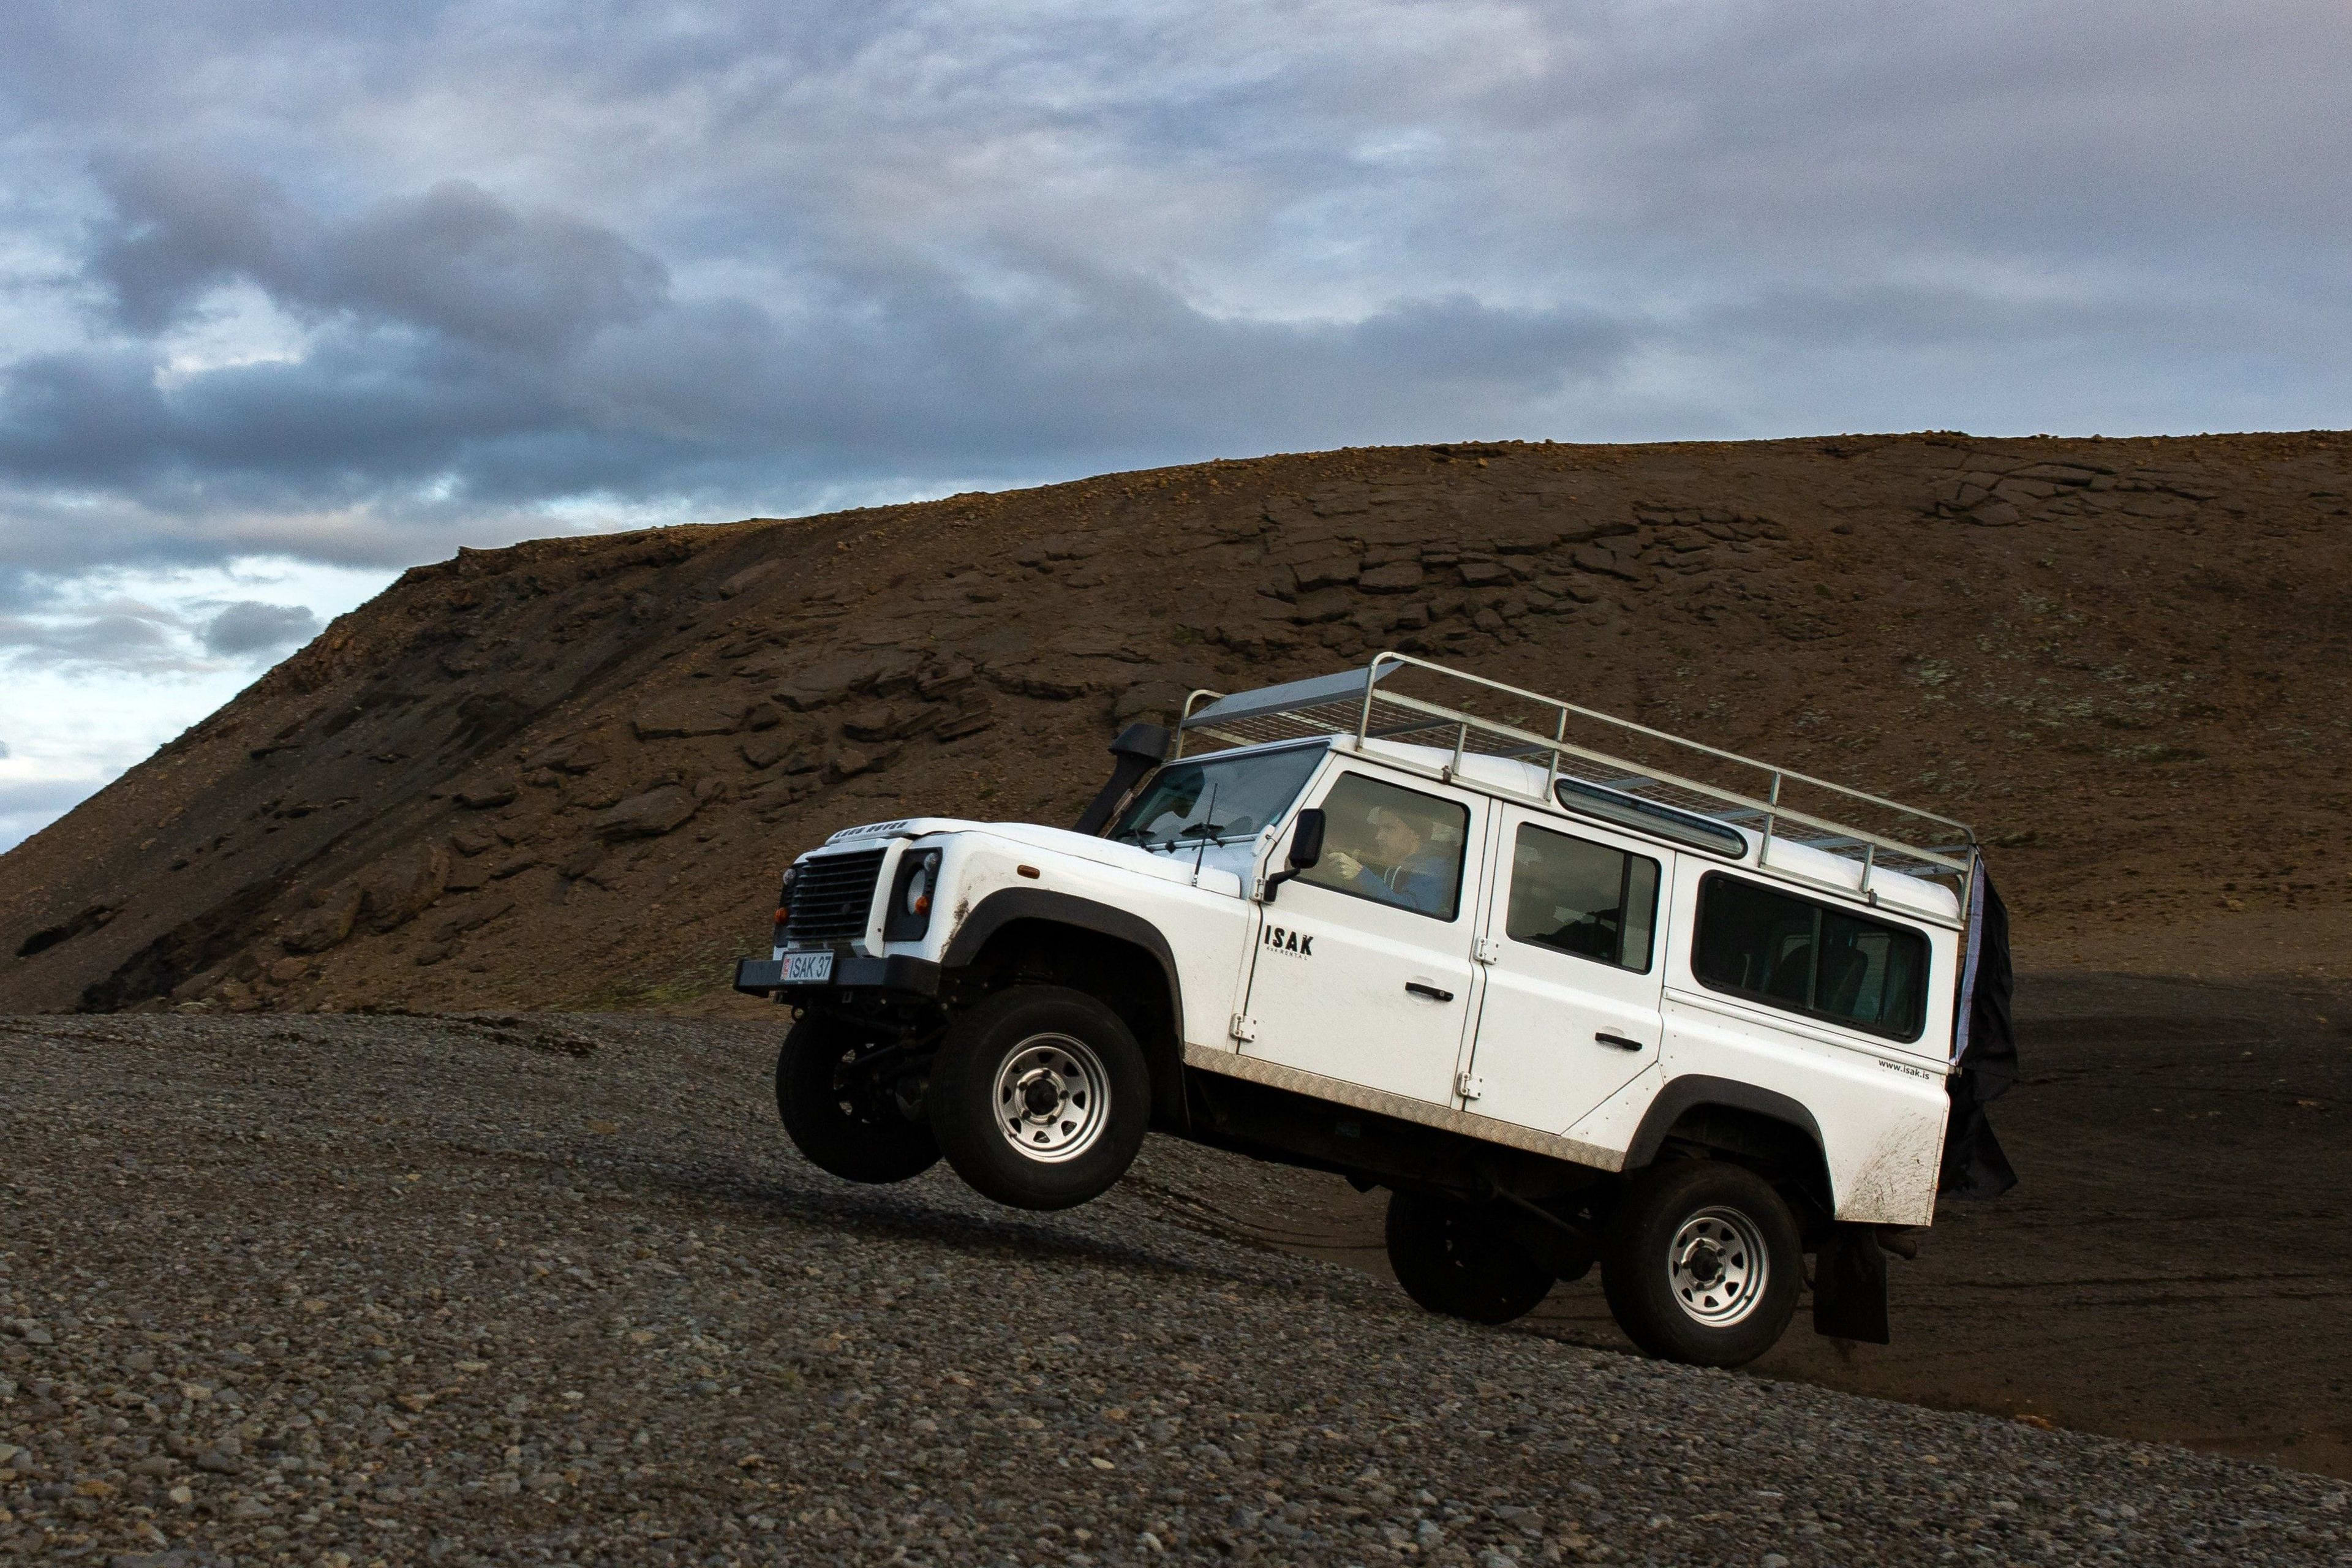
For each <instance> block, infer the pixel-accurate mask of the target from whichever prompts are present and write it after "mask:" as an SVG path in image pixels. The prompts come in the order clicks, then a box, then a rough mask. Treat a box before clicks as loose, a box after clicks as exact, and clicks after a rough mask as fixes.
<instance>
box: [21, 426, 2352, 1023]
mask: <svg viewBox="0 0 2352 1568" xmlns="http://www.w3.org/2000/svg"><path fill="white" fill-rule="evenodd" d="M2347 455H2352V437H2346V436H2341V435H2336V434H2331V433H2314V434H2306V435H2294V436H2234V437H2196V438H2189V439H2168V440H2097V439H2088V440H2050V439H2031V440H2015V441H1997V440H1984V439H1978V438H1972V437H1963V436H1956V435H1939V434H1929V435H1920V436H1905V437H1841V438H1838V439H1835V440H1830V441H1819V440H1806V441H1786V442H1772V443H1743V444H1714V445H1673V446H1653V447H1568V446H1553V445H1535V446H1528V445H1516V444H1512V445H1492V446H1486V445H1480V446H1454V447H1402V448H1391V449H1381V450H1360V451H1341V452H1333V453H1323V454H1316V455H1310V456H1304V457H1279V458H1261V459H1256V460H1252V461H1245V462H1220V463H1210V464H1203V465H1200V466H1196V467H1191V468H1173V469H1166V470H1161V471H1158V472H1150V473H1135V474H1119V475H1112V476H1108V477H1104V478H1100V479H1088V480H1085V481H1081V482H1078V483H1074V484H1066V485H1058V486H1054V487H1051V488H1047V489H1036V490H1029V491H1023V492H1018V493H1012V494H995V495H964V496H957V497H952V498H950V499H949V500H941V501H933V502H928V503H924V504H920V505H910V506H900V507H888V508H880V509H875V510H863V511H855V512H845V513H839V514H835V515H833V516H828V517H818V518H803V519H792V520H774V519H753V520H751V521H743V522H737V523H731V524H727V525H724V526H712V527H696V528H676V529H667V530H661V531H654V532H646V533H636V534H626V535H614V536H604V537H598V538H589V539H563V540H548V541H541V542H533V543H528V544H521V545H517V546H515V547H514V548H512V549H509V550H500V551H487V552H471V551H467V552H460V553H459V555H458V557H457V559H456V560H454V561H449V562H445V563H439V564H436V565H431V566H420V567H418V568H416V569H415V570H414V571H411V572H409V573H407V574H405V575H404V576H403V577H402V578H401V579H400V581H399V582H398V583H397V584H394V586H393V587H392V588H390V589H389V590H387V591H386V592H385V593H384V594H383V595H381V596H380V597H379V598H377V599H376V600H374V601H373V603H371V604H369V605H366V606H365V607H363V608H362V609H361V610H359V611H356V612H354V613H353V614H352V615H350V616H345V617H343V618H342V619H341V620H339V621H338V622H336V623H335V624H334V625H333V626H331V627H330V628H329V629H328V630H327V631H326V632H325V633H324V634H323V635H321V636H320V638H319V639H318V640H317V641H316V642H314V643H313V644H312V645H311V646H310V647H308V648H305V649H304V650H303V651H302V652H301V653H299V654H298V655H296V656H295V657H294V658H290V659H289V660H288V661H287V662H286V663H285V664H283V665H281V666H280V667H278V668H277V669H276V670H274V671H272V672H271V673H270V674H269V675H268V677H267V678H266V679H263V680H261V681H260V682H258V683H257V685H255V686H254V687H253V688H252V689H250V690H248V691H247V692H246V693H245V694H244V695H243V696H241V697H239V698H238V699H237V700H236V701H234V702H233V703H231V704H230V705H229V706H227V707H226V708H225V709H223V710H221V711H219V712H218V713H215V714H214V715H213V716H212V717H211V718H209V719H207V720H205V721H204V722H203V723H201V724H199V725H197V726H196V727H195V728H194V729H193V730H191V731H188V732H187V733H186V734H185V735H184V736H182V737H181V738H180V739H179V740H177V741H175V742H173V743H171V744H170V745H168V746H166V747H164V748H163V750H162V751H161V752H158V753H157V754H156V755H155V756H154V757H152V759H150V760H149V761H148V762H146V763H143V764H142V765H141V766H140V767H138V768H136V769H134V770H132V771H131V773H128V774H126V775H125V776H124V777H123V778H121V780H119V781H118V782H117V783H115V784H112V785H111V786H110V787H109V788H108V789H106V790H105V791H103V792H102V793H100V795H97V796H96V797H94V798H93V799H91V800H90V801H89V802H87V803H86V804H84V805H82V806H81V807H80V808H79V809H78V810H77V811H75V812H74V813H73V814H72V815H70V816H68V817H66V818H65V819H64V820H63V821H61V822H59V823H58V824H57V825H55V826H52V827H50V828H49V829H47V831H46V832H44V833H42V834H40V835H38V836H37V837H35V838H33V839H31V840H29V841H27V842H26V843H25V844H24V845H22V846H20V847H17V848H16V849H15V850H12V851H10V852H9V853H8V854H7V855H6V856H5V857H0V1007H5V1008H11V1009H18V1010H41V1009H47V1010H63V1009H119V1008H128V1007H149V1008H152V1007H162V1006H167V1005H173V1004H184V1003H190V1002H194V1003H198V1004H201V1005H207V1006H217V1007H222V1008H226V1009H229V1010H234V1011H245V1010H252V1009H256V1008H276V1009H310V1008H320V1007H336V1008H348V1007H354V1006H362V1005H375V1006H410V1007H419V1008H425V1007H452V1006H483V1005H497V1006H516V1005H521V1006H534V1005H539V1006H545V1005H596V1006H607V1007H609V1006H615V1005H672V1006H677V1005H693V1004H696V1003H697V1002H698V1001H700V1002H704V1003H708V1004H709V1005H719V1004H721V1003H723V1002H725V1001H726V1000H727V993H726V991H725V980H726V975H727V973H728V961H729V959H730V956H731V955H732V954H734V953H735V952H749V951H752V950H754V949H755V948H756V947H757V946H758V945H759V944H760V943H761V942H762V941H763V940H764V936H765V931H766V919H767V912H768V910H769V908H770V905H771V900H772V891H773V883H774V879H775V877H776V873H777V871H778V870H779V868H781V867H782V864H783V863H784V862H785V861H786V860H787V859H788V858H790V856H791V855H792V854H793V853H794V852H795V851H797V850H799V849H800V848H802V847H805V846H806V845H808V844H809V843H810V842H812V841H813V840H814V839H815V838H817V837H821V836H822V835H823V834H824V833H825V832H826V831H829V830H830V829H831V828H833V827H835V826H843V825H845V824H848V823H852V822H857V821H863V820H869V819H872V818H875V817H879V816H896V815H899V814H901V813H904V812H909V811H916V810H921V811H931V812H941V813H951V814H955V815H960V816H1004V817H1029V818H1034V819H1042V820H1047V821H1061V820H1066V819H1068V818H1069V817H1071V816H1074V815H1075V814H1076V810H1077V809H1078V807H1079V805H1081V804H1082V803H1083V802H1084V801H1085V799H1086V798H1087V796H1088V795H1090V794H1091V793H1092V791H1093V789H1094V788H1095V786H1096V785H1097V783H1098V782H1099V779H1100V777H1101V775H1102V774H1103V773H1104V771H1105V767H1106V764H1107V759H1106V758H1105V756H1104V755H1103V752H1102V746H1103V743H1104V742H1105V741H1106V740H1107V739H1108V735H1109V733H1110V731H1111V728H1112V725H1113V724H1114V722H1115V721H1118V720H1121V719H1125V718H1129V717H1132V716H1135V715H1139V714H1150V713H1155V712H1164V711H1165V710H1168V709H1169V708H1170V707H1171V706H1172V705H1173V704H1175V703H1177V702H1179V701H1181V698H1182V695H1183V693H1184V692H1185V691H1186V690H1187V689H1190V688H1192V687H1194V686H1210V687H1215V688H1219V689H1234V688H1236V687H1240V686H1245V685H1255V684H1262V683H1264V682H1267V681H1271V680H1277V679H1289V678H1293V677H1297V676H1300V675H1306V674H1312V673H1318V672H1321V671H1325V670H1328V669H1330V668H1334V667H1335V666H1336V665H1338V664H1339V662H1340V661H1343V660H1355V659H1359V658H1361V657H1363V656H1364V655H1365V654H1367V653H1368V652H1370V650H1372V649H1374V648H1376V647H1382V646H1386V647H1401V648H1404V649H1408V650H1414V651H1420V652H1424V653H1428V654H1432V655H1435V656H1438V657H1442V658H1448V659H1452V660H1457V661H1459V662H1461V663H1462V664H1464V665H1465V666H1466V667H1468V668H1473V669H1475V670H1478V671H1481V672H1484V673H1487V674H1491V675H1493V676H1496V677H1497V678H1500V679H1507V680H1510V681H1513V682H1515V683H1517V684H1521V685H1528V686H1534V687H1537V688H1538V689H1551V690H1557V691H1559V692H1562V693H1563V694H1573V695H1575V696H1577V697H1578V698H1580V700H1584V701H1585V702H1587V703H1589V704H1590V705H1591V706H1594V707H1598V708H1601V709H1604V710H1612V711H1616V712H1620V713H1624V714H1628V715H1631V716H1633V717H1636V718H1639V719H1642V720H1644V721H1648V722H1651V723H1654V724H1659V725H1663V726H1665V727H1669V728H1674V729H1678V730H1685V731H1691V732H1695V733H1696V734H1699V735H1701V736H1703V737H1705V738H1707V739H1710V740H1713V741H1716V742H1719V743H1722V744H1727V745H1729V746H1733V747H1736V748H1739V749H1742V750H1746V751H1749V752H1755V753H1758V754H1761V755H1764V756H1767V757H1770V758H1773V759H1775V760H1780V761H1785V762H1787V763H1790V764H1791V765H1794V766H1798V767H1802V768H1807V769H1809V770H1811V771H1814V772H1818V773H1825V774H1828V775H1830V776H1832V777H1838V778H1842V779H1847V780H1851V781H1852V782H1853V783H1855V784H1860V785H1862V786H1864V787H1866V788H1870V789H1874V790H1877V791H1881V792H1884V793H1887V794H1891V795H1895V796H1897V797H1904V796H1912V797H1917V798H1919V799H1920V800H1921V802H1922V804H1927V805H1935V806H1937V807H1938V808H1940V809H1945V810H1948V811H1949V812H1950V813H1951V814H1952V815H1954V816H1960V817H1962V818H1965V819H1968V820H1971V821H1973V822H1975V823H1977V824H1978V825H1979V829H1980V831H1981V832H1983V833H1984V835H1985V836H1986V837H1988V838H1990V840H1991V841H1992V842H1993V843H1995V844H1996V845H1999V846H2000V847H2001V851H2000V855H1999V857H1998V858H1997V861H1996V866H1997V868H1998V871H1999V874H2000V878H2001V879H2002V881H2003V885H2004V886H2005V888H2006V889H2008V891H2009V893H2010V895H2011V902H2012V905H2013V906H2014V907H2015V908H2016V910H2017V911H2018V914H2019V919H2020V933H2021V943H2022V945H2023V947H2024V950H2025V957H2026V960H2027V962H2028V963H2034V962H2037V961H2041V962H2048V963H2063V962H2066V961H2067V960H2068V959H2069V958H2070V957H2073V956H2074V955H2075V953H2076V952H2077V950H2078V949H2079V948H2080V947H2081V945H2082V944H2083V943H2084V942H2095V941H2096V940H2097V939H2098V937H2099V935H2100V933H2101V932H2103V931H2109V930H2111V929H2114V928H2116V927H2118V926H2127V927H2130V928H2132V929H2135V930H2158V929H2163V930H2170V931H2178V932H2186V933H2189V936H2190V937H2191V938H2193V937H2194V936H2195V934H2196V933H2197V932H2199V931H2205V930H2207V929H2209V927H2210V926H2211V922H2213V921H2221V920H2223V919H2224V918H2225V917H2227V916H2229V915H2231V914H2232V913H2233V912H2235V911H2239V910H2245V911H2248V915H2249V918H2252V917H2254V916H2260V915H2264V914H2268V915H2269V916H2271V917H2273V925H2272V926H2269V927H2264V928H2263V929H2265V930H2274V929H2275V930H2292V929H2300V927H2301V925H2302V924H2304V923H2306V922H2308V921H2313V920H2316V921H2320V922H2322V924H2323V925H2326V923H2327V922H2336V925H2339V926H2340V924H2341V922H2342V919H2343V916H2344V913H2345V910H2346V909H2347V903H2352V880H2347V873H2352V857H2347V854H2346V852H2345V849H2344V846H2343V838H2344V832H2343V829H2344V821H2345V812H2346V808H2347V805H2348V804H2352V784H2347V777H2346V762H2347V750H2352V748H2347V727H2352V692H2347V674H2352V658H2347V651H2352V650H2347V634H2352V604H2347V596H2348V595H2347V587H2352V526H2348V524H2352V500H2347V496H2352V472H2347ZM2290 911H2292V918H2289V914H2290ZM2282 921H2283V922H2284V923H2283V924H2282V923H2280V922H2282ZM2213 929H2220V928H2213ZM2329 929H2335V927H2333V926H2331V927H2329ZM2240 956H2241V957H2242V958H2243V959H2245V960H2246V961H2247V962H2249V963H2255V964H2256V965H2257V966H2258V965H2259V963H2260V962H2261V960H2262V955H2261V954H2259V953H2255V954H2251V955H2248V954H2243V953H2242V954H2241V955H2240ZM743 1005H747V1006H748V1005H751V1004H743Z"/></svg>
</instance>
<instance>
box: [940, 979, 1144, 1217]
mask: <svg viewBox="0 0 2352 1568" xmlns="http://www.w3.org/2000/svg"><path fill="white" fill-rule="evenodd" d="M928 1099H929V1106H930V1117H931V1131H932V1132H933V1133H934V1134H935V1135H936V1136H937V1137H938V1139H939V1143H940V1149H941V1150H943V1151H945V1152H946V1154H947V1157H948V1163H949V1164H950V1165H952V1166H954V1167H955V1173H956V1174H957V1175H959V1176H961V1177H962V1178H963V1179H964V1180H965V1181H966V1182H968V1183H970V1184H971V1186H972V1187H973V1189H974V1190H976V1191H977V1192H979V1193H980V1194H982V1195H983V1196H985V1197H991V1198H994V1199H995V1200H996V1201H997V1202H998V1203H1001V1204H1006V1205H1011V1206H1012V1207H1013V1208H1023V1209H1064V1208H1069V1207H1071V1206H1073V1205H1077V1204H1082V1203H1085V1202H1087V1200H1088V1199H1090V1198H1095V1197H1098V1196H1100V1195H1101V1194H1103V1193H1104V1192H1105V1191H1107V1190H1108V1188H1109V1187H1110V1185H1111V1184H1113V1183H1114V1182H1117V1181H1118V1179H1119V1177H1121V1176H1123V1175H1125V1174H1126V1173H1127V1168H1128V1166H1129V1164H1131V1163H1134V1160H1135V1156H1136V1152H1137V1151H1138V1150H1139V1149H1141V1148H1142V1147H1143V1134H1144V1132H1145V1131H1146V1130H1147V1129H1148V1128H1149V1127H1150V1121H1151V1078H1150V1070H1149V1069H1148V1068H1146V1067H1145V1066H1144V1061H1143V1049H1142V1047H1140V1046H1139V1045H1137V1044H1136V1041H1135V1036H1134V1034H1133V1033H1132V1032H1130V1031H1129V1028H1128V1026H1127V1025H1126V1024H1125V1023H1124V1022H1122V1021H1121V1020H1120V1018H1119V1016H1118V1014H1116V1013H1114V1012H1112V1011H1111V1010H1110V1009H1109V1008H1108V1007H1107V1006H1105V1005H1103V1004H1102V1003H1100V1002H1098V1001H1097V1000H1096V999H1095V998H1094V997H1092V996H1089V995H1087V994H1086V993H1085V992H1083V991H1073V990H1069V989H1066V987H1063V986H1059V985H1022V986H1016V987H1014V988H1013V989H1012V990H1010V991H1000V992H998V993H997V994H995V995H993V996H991V997H990V998H988V1000H986V1001H985V1002H982V1003H981V1004H980V1005H978V1006H976V1007H974V1008H972V1009H971V1012H969V1013H966V1014H964V1015H963V1016H961V1017H960V1018H958V1019H957V1020H956V1021H955V1023H954V1024H953V1025H952V1026H950V1028H949V1030H948V1036H947V1040H946V1042H945V1043H944V1044H942V1045H941V1046H940V1054H939V1058H938V1060H937V1061H936V1062H934V1063H933V1064H932V1068H931V1084H930V1092H929V1097H928Z"/></svg>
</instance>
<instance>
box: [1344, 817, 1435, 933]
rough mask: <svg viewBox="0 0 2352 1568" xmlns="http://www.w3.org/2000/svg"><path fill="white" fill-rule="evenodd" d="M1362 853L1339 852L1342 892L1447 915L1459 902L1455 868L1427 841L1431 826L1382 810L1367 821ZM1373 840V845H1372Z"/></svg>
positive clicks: (1420, 910) (1361, 848)
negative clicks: (1455, 893)
mask: <svg viewBox="0 0 2352 1568" xmlns="http://www.w3.org/2000/svg"><path fill="white" fill-rule="evenodd" d="M1362 826H1363V828H1364V829H1365V830H1366V831H1365V832H1364V834H1363V835H1362V836H1361V837H1359V838H1358V840H1357V842H1358V843H1359V845H1360V851H1359V852H1358V853H1353V854H1351V853H1349V851H1348V850H1345V849H1337V850H1334V851H1332V853H1331V868H1332V870H1333V871H1334V872H1336V873H1337V874H1338V878H1339V879H1338V881H1337V883H1336V884H1335V885H1336V886H1338V887H1340V888H1343V889H1346V890H1347V891H1349V892H1351V893H1360V894H1362V895H1363V896H1364V897H1365V898H1368V899H1377V900H1380V901H1381V903H1384V904H1395V905H1398V906H1400V907H1402V908H1404V909H1408V910H1417V911H1419V912H1420V913H1422V914H1425V915H1438V916H1444V915H1445V914H1446V913H1448V912H1449V911H1448V909H1447V906H1448V905H1450V904H1451V903H1452V902H1453V870H1454V867H1453V864H1452V863H1451V862H1450V861H1449V860H1447V858H1445V856H1444V854H1443V853H1442V852H1440V851H1438V850H1435V849H1433V848H1431V847H1429V846H1428V845H1427V843H1426V842H1425V840H1424V838H1423V828H1424V827H1425V826H1426V825H1425V824H1422V823H1417V822H1414V821H1412V819H1411V818H1409V817H1407V816H1405V815H1404V814H1403V813H1402V812H1400V811H1395V810H1392V809H1391V808H1390V807H1388V806H1385V805H1376V806H1374V807H1372V808H1371V810H1370V811H1369V812H1367V813H1366V814H1365V816H1364V818H1363V824H1362ZM1367 840H1368V841H1367Z"/></svg>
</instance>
